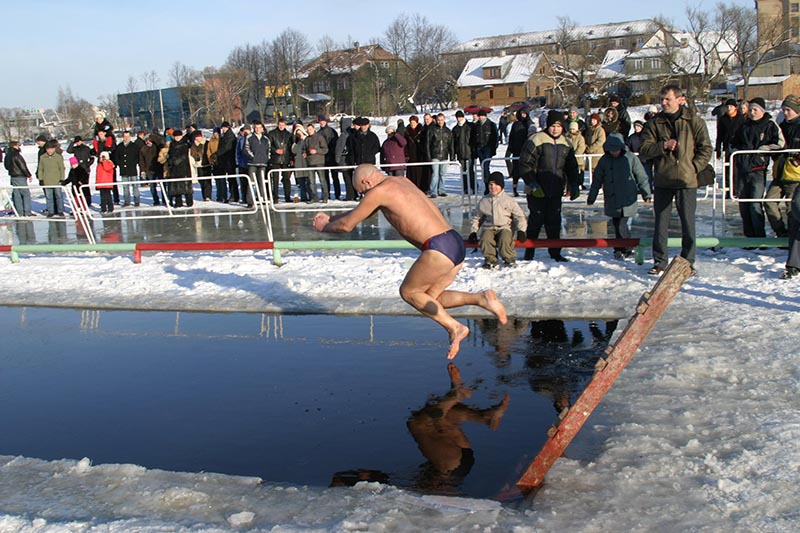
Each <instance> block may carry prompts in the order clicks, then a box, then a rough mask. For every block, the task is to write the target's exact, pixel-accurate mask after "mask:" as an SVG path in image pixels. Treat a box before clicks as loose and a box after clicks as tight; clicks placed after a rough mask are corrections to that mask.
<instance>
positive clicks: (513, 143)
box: [506, 108, 533, 196]
mask: <svg viewBox="0 0 800 533" xmlns="http://www.w3.org/2000/svg"><path fill="white" fill-rule="evenodd" d="M532 125H533V121H532V120H531V117H530V116H529V115H528V109H527V108H522V109H519V110H517V120H516V121H515V122H514V123H513V124H511V132H510V133H509V134H508V146H507V147H506V157H516V158H517V159H515V160H512V161H510V165H509V166H510V167H511V168H510V169H509V174H510V175H511V178H512V179H513V185H514V196H519V193H518V192H517V184H518V183H519V179H520V178H521V177H522V175H521V174H520V171H519V156H520V154H521V153H522V147H523V146H524V145H525V141H527V140H528V129H529V128H530V127H531V126H532Z"/></svg>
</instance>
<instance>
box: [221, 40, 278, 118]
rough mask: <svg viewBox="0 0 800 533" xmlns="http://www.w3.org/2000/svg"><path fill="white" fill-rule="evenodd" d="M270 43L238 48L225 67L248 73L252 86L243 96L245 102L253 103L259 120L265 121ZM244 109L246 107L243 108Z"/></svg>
mask: <svg viewBox="0 0 800 533" xmlns="http://www.w3.org/2000/svg"><path fill="white" fill-rule="evenodd" d="M270 53H271V48H270V43H269V42H267V41H266V40H264V41H261V43H259V44H257V45H251V44H245V45H244V46H237V47H236V48H234V49H233V50H232V51H231V53H230V54H228V60H227V61H226V62H225V66H227V67H231V68H234V69H237V70H240V71H242V72H245V73H247V76H248V78H249V79H250V85H249V87H248V88H247V91H246V92H245V93H244V94H243V95H242V98H243V99H244V100H245V102H248V101H250V100H252V101H253V103H254V104H255V106H256V108H257V109H258V116H259V120H262V121H263V120H264V99H265V94H264V85H265V83H266V81H267V79H268V78H269V70H270V58H269V56H270ZM243 107H246V105H245V106H243Z"/></svg>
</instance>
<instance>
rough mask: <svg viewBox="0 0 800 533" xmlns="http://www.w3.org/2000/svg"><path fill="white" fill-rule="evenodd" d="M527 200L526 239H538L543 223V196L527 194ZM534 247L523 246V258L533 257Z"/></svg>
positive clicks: (529, 258)
mask: <svg viewBox="0 0 800 533" xmlns="http://www.w3.org/2000/svg"><path fill="white" fill-rule="evenodd" d="M527 200H528V231H527V236H528V239H538V238H539V232H540V231H542V225H543V224H544V198H536V197H534V196H532V195H530V194H529V195H527ZM534 250H535V249H534V248H525V259H526V260H528V261H530V260H531V259H533V253H534Z"/></svg>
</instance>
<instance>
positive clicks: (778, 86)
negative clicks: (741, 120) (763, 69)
mask: <svg viewBox="0 0 800 533" xmlns="http://www.w3.org/2000/svg"><path fill="white" fill-rule="evenodd" d="M790 94H795V95H798V94H800V74H787V75H785V76H765V77H759V76H751V77H750V80H749V83H748V84H747V98H748V99H750V98H755V97H756V96H760V97H761V98H763V99H764V100H777V101H782V100H783V99H784V98H786V97H787V96H789V95H790ZM736 96H737V98H745V94H744V81H740V82H738V83H737V84H736Z"/></svg>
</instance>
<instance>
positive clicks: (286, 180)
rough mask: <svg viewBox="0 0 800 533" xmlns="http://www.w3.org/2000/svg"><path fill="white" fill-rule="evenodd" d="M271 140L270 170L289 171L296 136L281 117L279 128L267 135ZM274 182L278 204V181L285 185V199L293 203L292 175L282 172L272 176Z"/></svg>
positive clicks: (274, 196) (274, 194)
mask: <svg viewBox="0 0 800 533" xmlns="http://www.w3.org/2000/svg"><path fill="white" fill-rule="evenodd" d="M267 138H269V150H270V152H269V168H270V170H274V169H284V168H286V169H288V168H290V167H291V164H292V145H293V144H294V136H293V135H292V132H290V131H289V130H287V129H286V119H285V118H283V117H280V118H279V119H278V127H277V128H275V129H274V130H272V131H271V132H269V133H268V134H267ZM272 180H273V182H272V183H273V188H274V193H273V198H275V201H276V202H277V198H278V181H279V180H280V182H281V183H282V184H283V199H284V200H285V201H286V202H291V201H292V173H291V172H281V173H280V174H275V173H273V174H272Z"/></svg>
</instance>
